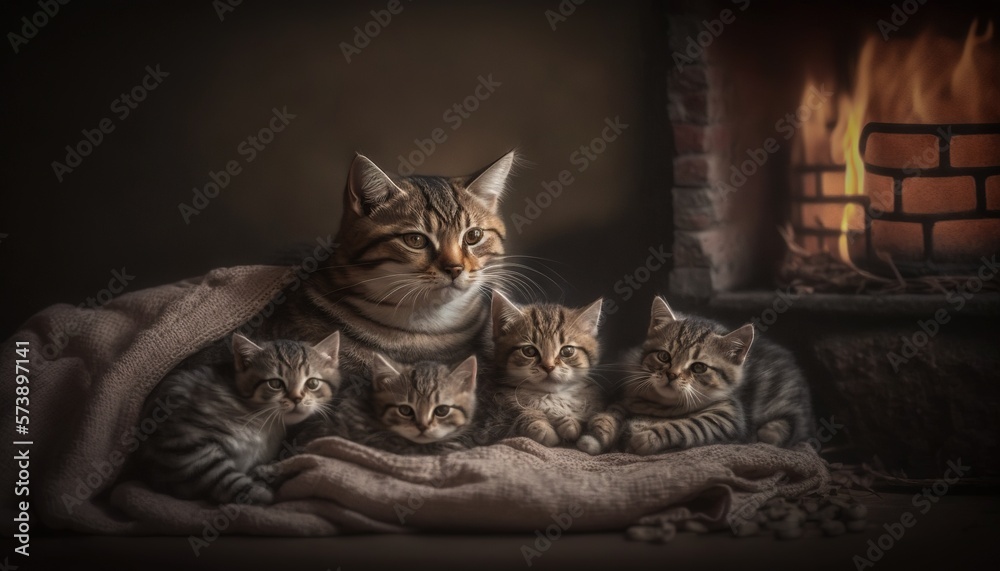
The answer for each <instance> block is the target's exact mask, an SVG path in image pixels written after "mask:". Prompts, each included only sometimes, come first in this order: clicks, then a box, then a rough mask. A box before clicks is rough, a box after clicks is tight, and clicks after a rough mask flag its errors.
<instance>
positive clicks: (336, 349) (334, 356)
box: [313, 331, 340, 367]
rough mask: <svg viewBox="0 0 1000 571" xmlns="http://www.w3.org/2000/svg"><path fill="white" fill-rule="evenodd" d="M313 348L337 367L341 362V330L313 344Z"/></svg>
mask: <svg viewBox="0 0 1000 571" xmlns="http://www.w3.org/2000/svg"><path fill="white" fill-rule="evenodd" d="M313 349H315V350H316V351H318V352H319V354H320V355H323V356H324V357H326V358H327V359H329V360H330V362H331V366H332V367H336V366H337V364H338V363H339V362H340V331H334V332H333V333H331V334H329V335H327V336H326V338H325V339H323V340H322V341H320V342H319V343H317V344H315V345H313Z"/></svg>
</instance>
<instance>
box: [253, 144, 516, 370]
mask: <svg viewBox="0 0 1000 571" xmlns="http://www.w3.org/2000/svg"><path fill="white" fill-rule="evenodd" d="M514 161H515V155H514V153H513V152H510V153H508V154H506V155H504V156H503V157H501V158H500V159H498V160H497V161H496V162H494V163H493V164H491V165H490V166H488V167H486V168H484V169H482V170H481V171H479V172H478V173H475V174H473V175H470V176H459V177H440V176H418V175H414V176H407V177H395V176H394V177H390V176H389V175H387V174H386V173H385V172H383V171H382V170H381V169H380V168H379V167H378V166H376V165H375V163H373V162H372V161H370V160H369V159H368V158H366V157H364V156H361V155H358V156H357V157H355V159H354V162H353V163H352V165H351V168H350V173H349V175H348V180H347V188H346V190H345V192H344V210H343V217H342V219H341V223H340V230H339V232H338V233H337V236H336V239H335V242H336V244H337V249H336V250H335V251H334V253H333V255H332V256H331V258H330V259H329V260H328V262H327V263H325V264H323V265H322V266H321V268H320V269H319V270H317V271H316V272H315V273H314V274H312V275H310V276H309V278H308V279H306V280H304V281H302V285H301V287H296V288H295V291H289V292H287V293H288V300H287V302H286V303H283V304H282V305H281V306H279V307H278V309H277V311H276V312H275V314H274V315H273V316H272V317H271V318H270V319H269V320H268V322H267V323H265V325H264V328H263V329H262V330H261V331H263V332H266V334H267V335H269V336H271V337H290V338H293V339H307V340H315V339H319V338H321V337H322V336H323V334H324V332H325V331H328V330H330V329H340V330H341V331H342V332H343V335H344V338H343V340H342V342H343V345H344V346H343V347H342V351H341V353H342V355H341V357H342V363H341V367H342V369H343V370H345V371H348V372H351V373H353V374H358V375H361V376H368V374H369V367H370V366H371V362H372V355H373V354H374V353H375V352H378V353H381V354H382V355H385V356H387V357H388V358H390V359H392V360H394V361H398V362H403V363H416V362H419V361H422V360H424V359H426V358H427V356H428V355H433V356H434V359H436V360H439V361H441V362H458V361H460V360H461V359H462V358H464V357H465V356H467V355H469V354H470V353H475V352H482V354H485V355H488V354H489V352H490V348H489V343H490V339H489V325H488V324H489V311H488V308H487V307H486V304H485V303H484V299H483V295H482V291H483V290H484V289H488V288H490V287H493V286H494V285H495V284H496V283H498V282H500V283H503V282H505V281H507V280H513V279H516V278H515V277H512V272H513V271H514V269H513V267H511V266H509V265H504V264H500V263H497V262H498V261H499V260H501V259H502V257H503V253H504V248H503V242H504V238H505V236H506V229H505V226H504V222H503V217H502V215H501V213H500V210H499V204H500V199H501V197H502V195H503V193H504V191H505V187H506V184H507V178H508V175H509V174H510V171H511V169H512V167H513V164H514Z"/></svg>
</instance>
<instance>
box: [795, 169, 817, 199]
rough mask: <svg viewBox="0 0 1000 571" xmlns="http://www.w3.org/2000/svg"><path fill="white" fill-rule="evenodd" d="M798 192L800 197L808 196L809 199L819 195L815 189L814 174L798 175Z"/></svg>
mask: <svg viewBox="0 0 1000 571" xmlns="http://www.w3.org/2000/svg"><path fill="white" fill-rule="evenodd" d="M799 181H800V186H799V191H800V192H801V193H802V196H808V197H810V198H812V197H815V196H817V195H819V189H818V188H817V187H816V174H815V173H811V172H810V173H804V174H800V175H799Z"/></svg>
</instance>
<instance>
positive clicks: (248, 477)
mask: <svg viewBox="0 0 1000 571" xmlns="http://www.w3.org/2000/svg"><path fill="white" fill-rule="evenodd" d="M339 346H340V334H339V332H336V333H333V334H332V335H329V336H327V337H326V338H325V339H323V340H322V341H320V342H319V343H317V344H316V345H312V346H310V345H308V344H303V343H299V342H295V341H286V340H276V341H270V342H266V343H262V344H260V345H257V344H255V343H254V342H252V341H250V340H249V339H247V338H246V337H243V336H242V335H234V336H233V346H232V349H233V361H232V363H230V364H228V365H219V366H214V367H209V366H205V367H200V368H197V369H193V370H190V371H179V372H176V373H173V374H171V375H169V376H167V377H166V378H164V379H163V381H161V382H160V384H159V385H157V387H156V388H155V389H154V390H153V392H152V393H151V394H150V396H149V398H148V399H147V401H146V410H145V411H144V414H143V418H144V419H145V418H153V417H152V416H151V415H152V408H153V405H154V403H156V402H157V401H158V400H166V401H167V402H168V403H169V404H170V405H171V407H172V409H173V412H171V414H170V415H169V416H167V417H166V418H165V419H164V420H162V422H160V424H159V425H158V426H157V428H156V430H155V431H154V432H152V434H150V436H149V438H148V439H147V440H146V442H145V443H144V444H143V446H142V447H141V448H140V453H139V461H140V463H141V465H142V468H143V469H144V472H145V474H146V477H147V479H148V480H149V481H150V483H151V484H153V485H154V486H156V487H158V488H160V489H163V490H165V491H167V492H169V493H172V494H174V495H177V496H178V497H181V498H185V499H195V498H203V499H210V500H212V501H215V502H218V503H230V502H233V501H239V502H240V503H251V504H267V503H271V502H272V501H273V493H272V492H271V489H270V488H269V486H268V485H267V482H266V480H268V479H269V478H270V477H271V476H273V469H272V467H271V466H269V465H268V463H269V462H271V461H273V460H274V459H275V456H276V455H277V453H278V450H279V448H280V446H281V442H282V440H283V439H284V438H285V430H286V427H289V426H292V425H296V424H298V423H300V422H302V421H303V420H305V419H307V418H309V417H311V416H313V415H315V414H320V415H325V414H326V413H325V411H323V410H322V409H323V407H324V406H326V405H327V404H328V403H329V402H330V401H331V400H332V398H333V396H334V395H335V394H336V392H337V389H338V387H339V386H340V372H339V370H338V366H337V365H338V348H339ZM154 420H158V419H154Z"/></svg>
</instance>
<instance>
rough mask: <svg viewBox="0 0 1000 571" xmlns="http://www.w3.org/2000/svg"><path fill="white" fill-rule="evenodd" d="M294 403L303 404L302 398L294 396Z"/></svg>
mask: <svg viewBox="0 0 1000 571" xmlns="http://www.w3.org/2000/svg"><path fill="white" fill-rule="evenodd" d="M292 402H293V403H295V404H299V403H300V402H302V397H297V396H293V397H292Z"/></svg>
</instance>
